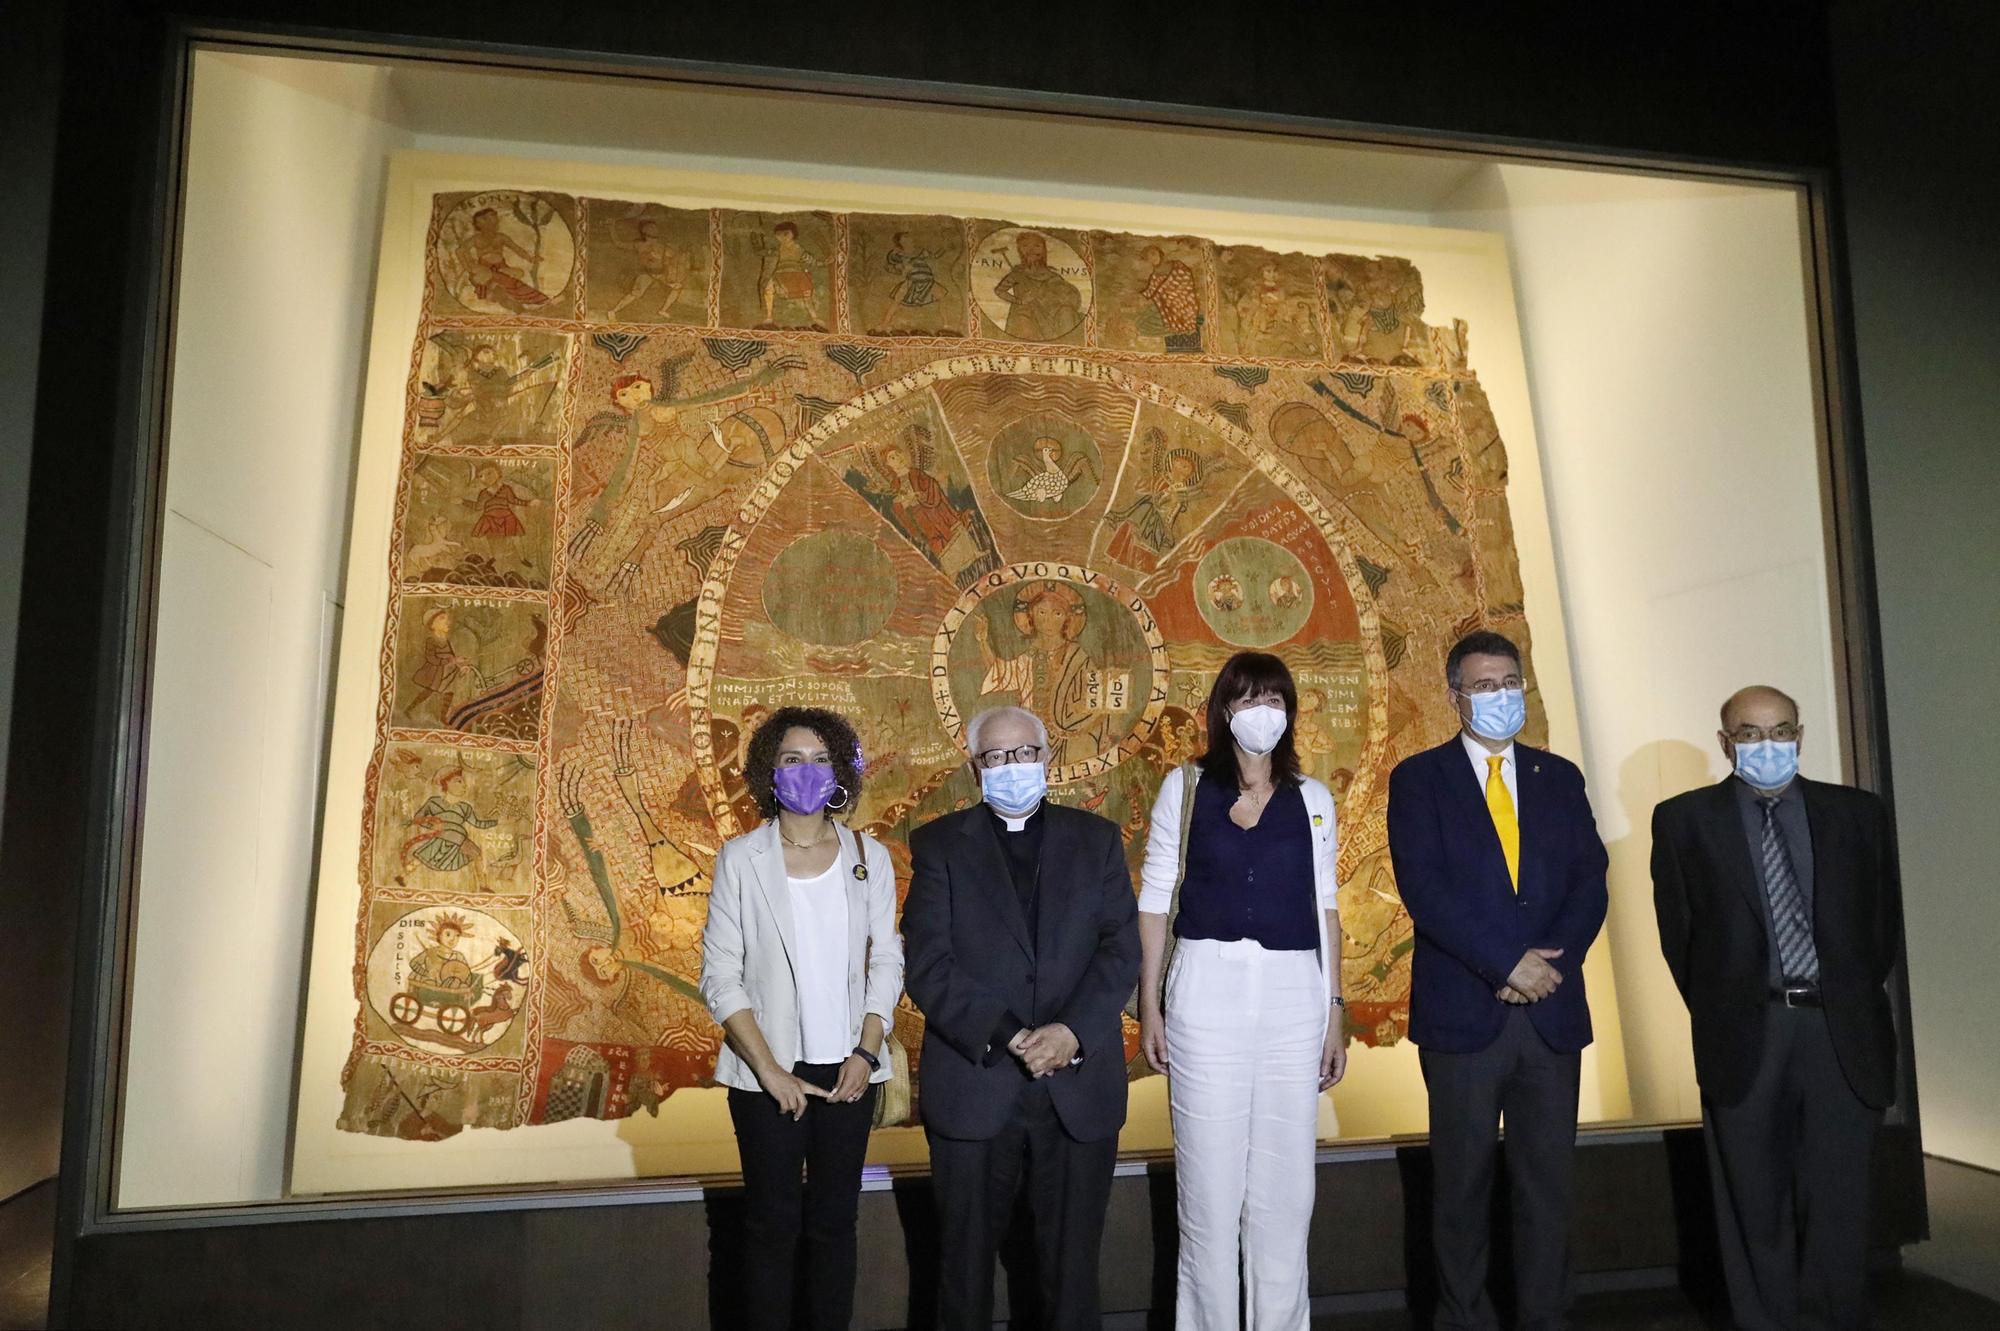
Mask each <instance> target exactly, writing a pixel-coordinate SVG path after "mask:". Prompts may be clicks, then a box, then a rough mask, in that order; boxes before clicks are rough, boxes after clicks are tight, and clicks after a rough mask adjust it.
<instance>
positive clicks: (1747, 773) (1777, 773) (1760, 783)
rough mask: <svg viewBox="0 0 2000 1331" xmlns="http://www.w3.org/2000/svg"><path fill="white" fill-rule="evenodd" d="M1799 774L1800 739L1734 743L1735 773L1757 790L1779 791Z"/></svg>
mask: <svg viewBox="0 0 2000 1331" xmlns="http://www.w3.org/2000/svg"><path fill="white" fill-rule="evenodd" d="M1798 774H1799V742H1798V741H1797V740H1795V739H1760V740H1758V741H1757V742H1756V743H1755V744H1738V745H1737V746H1736V775H1738V776H1740V777H1742V778H1743V779H1744V780H1745V781H1748V782H1749V783H1750V784H1751V785H1753V786H1755V787H1757V789H1759V790H1782V789H1784V787H1786V786H1788V785H1790V784H1791V781H1792V778H1793V777H1795V776H1797V775H1798Z"/></svg>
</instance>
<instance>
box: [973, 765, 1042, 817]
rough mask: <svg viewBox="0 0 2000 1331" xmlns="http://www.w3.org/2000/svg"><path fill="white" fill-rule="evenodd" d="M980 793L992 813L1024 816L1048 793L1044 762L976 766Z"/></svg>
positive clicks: (1033, 809) (1031, 811) (1032, 810)
mask: <svg viewBox="0 0 2000 1331" xmlns="http://www.w3.org/2000/svg"><path fill="white" fill-rule="evenodd" d="M979 792H980V794H982V795H984V796H985V797H986V802H987V803H988V804H990V805H992V806H993V811H994V812H995V813H999V814H1004V815H1006V816H1007V817H1009V818H1026V817H1027V816H1028V815H1029V814H1031V813H1033V812H1034V811H1035V806H1036V805H1037V804H1040V803H1041V802H1042V797H1043V796H1044V795H1046V794H1048V792H1049V765H1048V764H1047V763H1003V764H1002V765H1000V766H999V767H982V768H980V769H979Z"/></svg>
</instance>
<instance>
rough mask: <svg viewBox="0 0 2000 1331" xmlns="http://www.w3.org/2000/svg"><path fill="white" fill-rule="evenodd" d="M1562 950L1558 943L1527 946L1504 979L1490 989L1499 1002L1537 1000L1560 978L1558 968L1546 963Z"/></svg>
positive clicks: (1547, 993)
mask: <svg viewBox="0 0 2000 1331" xmlns="http://www.w3.org/2000/svg"><path fill="white" fill-rule="evenodd" d="M1562 954H1563V950H1562V949H1561V948H1559V947H1531V948H1529V949H1528V950H1527V951H1526V952H1523V953H1522V954H1521V960H1520V961H1519V962H1518V963H1517V964H1516V965H1515V967H1514V969H1513V971H1512V972H1511V973H1509V975H1508V976H1507V983H1505V984H1503V985H1501V986H1500V987H1499V988H1498V989H1495V990H1494V991H1493V996H1494V997H1495V998H1497V999H1499V1000H1500V1001H1501V1002H1503V1003H1513V1004H1516V1005H1519V1004H1523V1003H1539V1002H1541V1001H1542V1000H1543V999H1544V998H1547V997H1548V996H1549V995H1550V994H1552V993H1554V992H1555V991H1556V986H1557V985H1559V984H1561V983H1562V982H1563V977H1562V972H1561V971H1559V970H1557V969H1556V968H1555V967H1554V966H1551V965H1550V964H1549V963H1550V962H1551V961H1553V960H1555V959H1556V958H1557V957H1559V956H1561V955H1562Z"/></svg>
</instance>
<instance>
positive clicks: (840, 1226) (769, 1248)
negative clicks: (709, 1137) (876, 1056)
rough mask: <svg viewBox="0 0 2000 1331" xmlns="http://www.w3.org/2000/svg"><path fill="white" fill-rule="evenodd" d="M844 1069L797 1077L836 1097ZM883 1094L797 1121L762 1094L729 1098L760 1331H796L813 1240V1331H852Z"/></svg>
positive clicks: (817, 1107)
mask: <svg viewBox="0 0 2000 1331" xmlns="http://www.w3.org/2000/svg"><path fill="white" fill-rule="evenodd" d="M839 1074H840V1066H839V1064H836V1063H799V1064H797V1065H795V1066H794V1067H793V1068H792V1075H794V1076H796V1077H798V1078H799V1079H800V1080H802V1081H809V1082H811V1083H812V1084H813V1085H815V1086H820V1087H825V1088H827V1089H831V1088H832V1086H833V1083H834V1079H835V1078H836V1077H837V1076H839ZM875 1090H876V1088H875V1087H873V1086H870V1087H869V1088H868V1092H867V1094H865V1095H863V1096H862V1097H861V1098H860V1099H859V1100H856V1101H855V1102H854V1103H852V1104H844V1105H836V1104H829V1103H827V1102H826V1101H825V1100H820V1099H808V1100H807V1101H806V1114H805V1117H804V1118H802V1119H796V1120H795V1119H793V1118H792V1116H791V1115H790V1114H786V1113H782V1112H780V1111H779V1109H778V1102H777V1101H776V1100H773V1099H772V1098H771V1097H770V1096H768V1095H766V1094H765V1093H764V1092H762V1091H739V1090H736V1089H734V1088H731V1090H730V1092H729V1117H730V1119H731V1121H733V1122H734V1123H735V1124H736V1150H737V1154H739V1155H740V1156H741V1157H742V1159H743V1202H744V1217H743V1231H744V1232H743V1240H744V1253H743V1277H744V1291H743V1309H744V1317H745V1323H746V1325H747V1326H749V1327H750V1328H751V1329H752V1331H788V1328H790V1326H791V1325H792V1288H793V1284H794V1282H795V1280H796V1278H797V1274H798V1271H797V1257H798V1249H799V1237H800V1234H801V1232H803V1234H804V1236H805V1250H806V1316H805V1318H804V1319H803V1320H804V1323H805V1325H806V1326H808V1327H812V1328H815V1331H820V1329H821V1328H827V1329H831V1328H841V1329H842V1331H844V1328H845V1327H846V1326H847V1324H848V1323H849V1322H850V1321H852V1320H853V1318H854V1259H855V1253H854V1216H855V1211H856V1210H857V1208H858V1206H859V1203H860V1199H861V1164H862V1160H863V1159H864V1158H865V1157H866V1156H867V1154H868V1129H869V1127H870V1126H871V1124H872V1123H873V1120H874V1115H875Z"/></svg>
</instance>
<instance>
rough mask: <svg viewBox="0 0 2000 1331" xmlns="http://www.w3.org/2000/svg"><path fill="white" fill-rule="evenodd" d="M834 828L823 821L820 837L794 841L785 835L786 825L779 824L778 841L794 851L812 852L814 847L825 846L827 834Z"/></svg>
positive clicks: (820, 826)
mask: <svg viewBox="0 0 2000 1331" xmlns="http://www.w3.org/2000/svg"><path fill="white" fill-rule="evenodd" d="M832 828H833V824H832V823H830V822H824V821H822V822H821V823H820V825H819V835H818V836H816V837H814V838H813V839H812V840H810V841H794V840H792V839H791V838H790V837H788V836H786V835H785V825H784V824H783V823H779V824H778V839H779V840H780V841H782V842H784V843H785V844H786V845H788V846H790V847H791V848H792V849H793V850H811V849H812V848H813V847H814V846H818V845H823V844H825V842H826V834H827V833H828V832H829V831H831V830H832Z"/></svg>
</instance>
